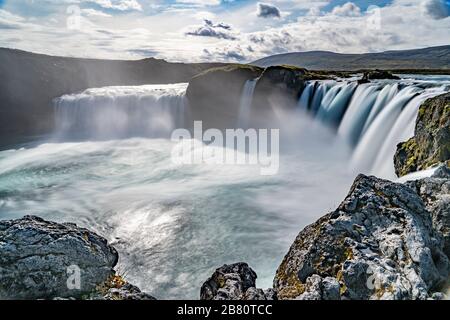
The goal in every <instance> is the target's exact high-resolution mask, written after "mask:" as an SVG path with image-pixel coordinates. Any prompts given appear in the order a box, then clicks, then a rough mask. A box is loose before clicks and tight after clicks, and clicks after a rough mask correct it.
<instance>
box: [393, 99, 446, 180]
mask: <svg viewBox="0 0 450 320" xmlns="http://www.w3.org/2000/svg"><path fill="white" fill-rule="evenodd" d="M449 161H450V93H446V94H443V95H440V96H438V97H435V98H432V99H428V100H427V101H425V102H424V103H423V104H422V105H421V107H420V109H419V114H418V117H417V121H416V130H415V136H414V137H413V138H411V139H410V140H408V141H406V142H403V143H400V144H399V145H398V146H397V152H396V154H395V156H394V164H395V172H396V174H397V175H398V176H404V175H406V174H408V173H411V172H414V171H418V170H424V169H427V168H429V167H431V166H433V165H436V164H438V163H441V162H449Z"/></svg>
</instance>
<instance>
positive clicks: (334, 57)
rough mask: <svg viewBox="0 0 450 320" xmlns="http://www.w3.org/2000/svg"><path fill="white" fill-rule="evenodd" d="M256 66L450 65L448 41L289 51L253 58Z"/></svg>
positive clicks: (346, 67) (392, 68) (358, 66)
mask: <svg viewBox="0 0 450 320" xmlns="http://www.w3.org/2000/svg"><path fill="white" fill-rule="evenodd" d="M253 64H254V65H257V66H260V67H268V66H273V65H281V64H288V65H293V66H299V67H303V68H307V69H311V70H346V71H352V70H361V69H375V68H377V69H389V70H399V69H450V45H448V46H440V47H432V48H425V49H416V50H403V51H386V52H380V53H365V54H339V53H334V52H327V51H310V52H293V53H286V54H279V55H274V56H269V57H267V58H263V59H260V60H257V61H255V62H253Z"/></svg>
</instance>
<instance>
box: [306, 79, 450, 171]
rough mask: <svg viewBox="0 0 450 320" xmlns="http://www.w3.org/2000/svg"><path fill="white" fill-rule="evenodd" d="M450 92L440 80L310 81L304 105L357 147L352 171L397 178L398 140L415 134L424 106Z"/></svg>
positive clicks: (317, 118)
mask: <svg viewBox="0 0 450 320" xmlns="http://www.w3.org/2000/svg"><path fill="white" fill-rule="evenodd" d="M447 90H448V87H446V86H445V85H443V84H442V83H440V82H439V81H437V82H434V83H426V84H424V83H422V82H411V81H409V82H404V81H403V82H402V81H375V82H372V83H367V84H360V85H358V84H357V83H355V82H339V81H316V82H309V83H307V84H306V86H305V89H304V90H303V92H302V93H301V95H300V98H299V102H298V105H299V107H300V108H301V109H303V110H308V112H309V113H310V114H311V116H312V117H313V118H315V119H316V121H320V122H322V123H324V124H326V125H327V126H330V127H332V128H335V130H336V132H337V135H339V136H340V137H342V138H343V139H345V140H346V141H347V142H348V144H349V145H350V146H351V147H352V148H353V156H352V161H351V169H353V170H356V171H359V172H364V173H369V174H376V175H378V176H380V177H384V178H395V174H394V166H393V156H394V154H395V150H396V146H397V144H398V143H400V142H402V141H405V140H407V139H408V138H410V137H412V136H413V135H414V127H415V121H416V118H417V113H418V109H419V107H420V105H421V104H422V103H423V102H424V101H425V100H426V99H428V98H431V97H434V96H436V95H439V94H441V93H444V92H445V91H447Z"/></svg>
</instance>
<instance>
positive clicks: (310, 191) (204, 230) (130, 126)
mask: <svg viewBox="0 0 450 320" xmlns="http://www.w3.org/2000/svg"><path fill="white" fill-rule="evenodd" d="M449 80H450V79H449ZM444 81H446V80H445V79H439V80H436V79H431V80H430V79H429V78H426V79H420V80H419V81H416V80H415V78H411V79H409V80H403V81H387V82H384V81H380V82H373V83H370V84H364V85H359V86H357V85H356V84H355V83H354V82H353V83H347V82H342V81H340V82H335V81H320V82H319V81H318V82H310V83H308V85H307V86H306V88H305V90H304V91H303V94H301V96H300V98H299V109H302V110H303V111H305V112H308V113H309V114H310V115H311V117H306V116H305V113H304V112H302V113H300V115H298V114H297V115H296V116H291V117H289V118H288V119H286V121H285V122H284V123H283V125H284V127H283V128H282V130H284V131H287V132H288V134H286V135H285V136H289V138H288V139H287V141H282V144H283V146H282V150H281V151H282V154H281V159H280V173H279V174H278V175H276V176H269V177H268V176H261V175H260V174H259V173H260V170H259V169H260V168H258V167H257V166H229V165H212V164H209V165H180V164H174V163H173V162H172V161H171V151H172V147H173V143H172V142H170V141H169V140H168V139H167V138H168V137H169V135H170V132H171V130H173V129H174V128H176V127H177V126H180V125H181V124H183V123H185V121H186V119H185V118H186V114H188V111H187V110H186V109H187V104H186V101H185V97H184V94H185V90H186V84H176V85H152V86H138V87H107V88H99V89H89V90H86V91H84V92H82V93H78V94H71V95H65V96H63V97H61V98H59V99H57V100H56V101H55V107H56V111H57V113H56V123H57V130H56V132H55V135H56V137H57V140H56V142H55V141H53V142H52V143H48V142H47V143H42V144H40V145H37V146H34V147H33V146H31V147H26V148H20V149H16V150H7V151H1V152H0V218H1V219H8V218H18V217H22V216H23V215H25V214H36V215H39V216H42V217H43V218H47V219H50V220H55V221H60V222H64V221H70V222H75V223H77V224H79V225H81V226H84V227H87V228H90V229H92V230H94V231H96V232H98V233H99V234H101V235H102V236H105V237H106V238H107V239H108V240H109V241H111V243H112V244H113V245H114V246H115V247H116V248H117V249H118V250H119V253H120V262H119V266H118V269H119V272H120V273H122V274H124V275H125V277H126V278H127V279H128V280H129V281H131V282H133V283H135V284H136V285H138V286H140V287H141V288H142V289H143V290H145V291H148V292H149V293H151V294H153V295H155V296H156V297H158V298H162V299H164V298H175V299H177V298H179V299H181V298H184V299H185V298H192V299H196V298H198V296H199V290H200V287H201V284H202V282H203V281H205V280H206V279H207V278H208V277H209V276H210V275H211V274H212V272H213V271H214V269H215V268H217V267H219V266H221V265H222V264H224V263H233V262H238V261H245V262H248V263H249V264H250V265H251V266H252V267H253V268H254V269H255V271H256V272H257V274H258V286H259V287H270V286H271V285H272V279H273V276H274V273H275V270H276V269H277V267H278V265H279V263H280V261H281V260H282V258H283V256H284V254H285V253H286V252H287V250H288V248H289V246H290V244H291V243H292V241H293V239H294V238H295V236H296V235H297V233H298V232H299V231H300V230H301V229H302V228H303V227H304V226H306V225H307V224H309V223H312V222H314V221H315V220H316V219H317V218H318V217H320V216H322V215H323V214H325V213H326V212H328V211H331V210H333V209H335V208H336V207H337V206H338V205H339V203H340V202H341V201H342V199H343V198H344V196H345V194H346V193H347V191H348V189H349V187H350V185H351V183H352V182H353V179H354V176H355V175H354V172H353V170H351V169H352V168H349V164H350V165H351V166H352V167H353V168H356V170H361V171H363V172H369V173H370V172H378V173H379V174H380V175H383V174H385V175H386V176H391V175H392V173H393V172H392V170H393V169H392V167H391V163H392V155H393V152H394V150H395V145H396V143H397V142H399V141H400V140H404V139H406V138H408V137H409V136H411V135H412V131H413V128H414V121H415V117H416V115H417V109H418V107H419V105H420V103H421V102H422V101H423V100H424V99H426V98H427V97H431V96H434V95H437V94H438V93H440V92H442V91H443V90H445V89H446V88H444V87H443V86H442V83H443V82H444ZM449 83H450V81H449ZM445 84H446V83H445ZM255 86H256V81H249V82H247V83H246V85H245V87H244V88H243V95H242V99H241V105H240V109H239V110H240V115H239V118H240V120H239V122H238V123H240V124H242V125H243V126H244V125H246V124H247V123H248V121H249V118H248V117H249V114H250V109H251V106H252V97H253V92H254V89H255ZM311 118H315V119H316V120H312V119H311ZM322 124H325V126H323V125H322ZM329 128H332V129H333V130H329ZM360 168H362V169H360Z"/></svg>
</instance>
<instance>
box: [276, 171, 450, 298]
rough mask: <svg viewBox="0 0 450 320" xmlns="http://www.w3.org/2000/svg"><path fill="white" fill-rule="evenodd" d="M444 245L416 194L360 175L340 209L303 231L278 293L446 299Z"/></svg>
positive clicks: (280, 279)
mask: <svg viewBox="0 0 450 320" xmlns="http://www.w3.org/2000/svg"><path fill="white" fill-rule="evenodd" d="M443 248H444V241H443V239H442V237H441V235H440V234H439V232H437V231H436V230H435V229H434V228H433V222H432V218H431V214H430V213H429V211H428V210H427V209H426V207H425V205H424V203H423V201H422V199H421V198H420V197H419V195H418V194H417V193H416V192H414V190H413V189H411V188H409V187H408V186H406V185H403V184H398V183H393V182H390V181H386V180H381V179H378V178H376V177H368V176H364V175H360V176H358V177H357V179H356V180H355V182H354V184H353V186H352V188H351V190H350V193H349V194H348V195H347V197H346V199H345V200H344V201H343V202H342V204H341V205H340V206H339V207H338V209H337V210H335V211H334V212H331V213H329V214H327V215H326V216H324V217H322V218H321V219H319V220H318V221H317V222H315V223H314V224H312V225H310V226H308V227H306V228H305V229H304V230H303V231H302V232H300V234H299V235H298V237H297V238H296V240H295V242H294V244H293V245H292V246H291V248H290V250H289V252H288V254H287V255H286V256H285V258H284V260H283V262H282V263H281V265H280V267H279V268H278V271H277V273H276V276H275V279H274V289H275V290H276V291H277V295H278V298H279V299H307V300H311V299H333V300H337V299H356V300H367V299H394V300H405V299H428V298H441V297H442V294H441V293H439V292H438V291H439V290H440V289H442V286H444V285H445V282H446V280H447V279H448V276H449V271H450V265H449V260H448V257H447V256H446V254H445V253H444V252H443Z"/></svg>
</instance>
